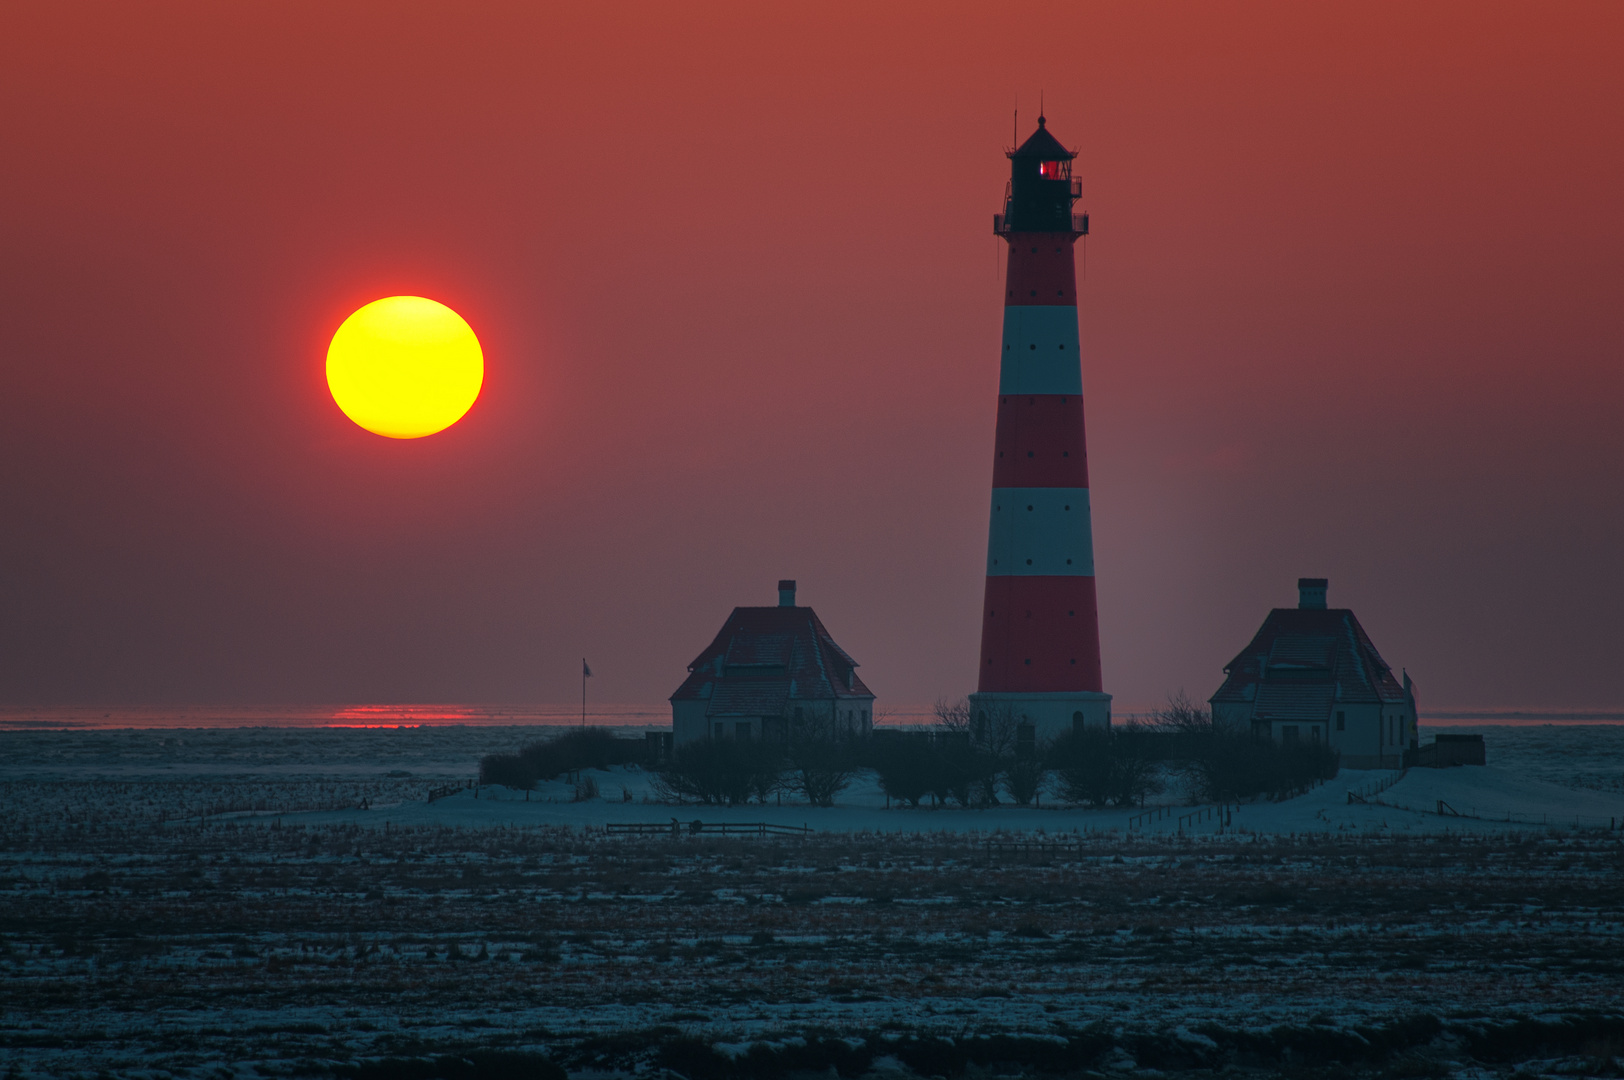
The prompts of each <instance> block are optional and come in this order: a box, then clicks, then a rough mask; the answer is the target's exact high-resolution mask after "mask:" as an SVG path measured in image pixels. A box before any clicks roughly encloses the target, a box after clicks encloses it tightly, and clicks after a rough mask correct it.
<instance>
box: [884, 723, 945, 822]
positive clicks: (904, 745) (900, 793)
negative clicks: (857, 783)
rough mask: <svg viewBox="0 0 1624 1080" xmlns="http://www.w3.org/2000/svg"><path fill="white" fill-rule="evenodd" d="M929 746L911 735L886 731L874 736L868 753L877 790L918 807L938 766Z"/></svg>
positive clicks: (927, 792)
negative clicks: (877, 778)
mask: <svg viewBox="0 0 1624 1080" xmlns="http://www.w3.org/2000/svg"><path fill="white" fill-rule="evenodd" d="M935 753H936V748H935V746H934V745H932V743H931V742H930V741H929V740H928V739H926V738H924V737H922V736H919V735H914V734H912V733H901V732H896V733H892V732H887V733H886V734H884V735H877V736H876V737H875V739H874V741H873V743H872V744H871V749H870V751H869V765H870V766H871V767H872V768H873V769H874V772H875V773H876V774H877V775H878V776H879V780H880V790H881V791H884V792H885V793H886V795H887V796H889V797H890V798H893V799H895V800H897V801H898V802H902V803H906V804H907V805H909V806H918V805H919V801H920V800H921V799H923V798H924V797H925V796H926V795H929V794H930V790H931V783H932V780H933V777H934V774H935V772H936V770H937V769H938V767H939V766H938V765H937V763H936V762H935V761H934V760H933V758H934V756H935Z"/></svg>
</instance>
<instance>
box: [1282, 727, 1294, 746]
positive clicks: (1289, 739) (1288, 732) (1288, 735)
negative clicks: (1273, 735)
mask: <svg viewBox="0 0 1624 1080" xmlns="http://www.w3.org/2000/svg"><path fill="white" fill-rule="evenodd" d="M1280 741H1281V742H1283V743H1296V741H1297V725H1296V724H1286V725H1285V726H1284V727H1282V728H1281V729H1280Z"/></svg>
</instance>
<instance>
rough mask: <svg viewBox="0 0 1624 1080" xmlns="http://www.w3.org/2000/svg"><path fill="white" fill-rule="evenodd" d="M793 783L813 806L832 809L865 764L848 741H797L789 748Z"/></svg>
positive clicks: (855, 748)
mask: <svg viewBox="0 0 1624 1080" xmlns="http://www.w3.org/2000/svg"><path fill="white" fill-rule="evenodd" d="M789 758H790V767H791V768H792V769H793V770H794V773H793V775H794V779H793V780H792V781H791V782H792V784H793V785H794V787H795V790H797V791H799V792H800V793H801V794H802V795H805V796H806V801H807V802H809V803H811V804H812V805H813V806H833V805H834V804H835V796H836V795H838V794H840V793H841V791H843V790H845V788H846V786H847V785H848V784H850V783H851V781H852V777H853V776H855V775H856V773H857V770H858V768H859V766H860V765H861V764H862V763H861V762H860V761H859V759H858V754H857V747H856V745H855V744H853V743H851V742H849V741H836V740H834V739H798V740H796V741H794V742H792V743H791V744H790V750H789Z"/></svg>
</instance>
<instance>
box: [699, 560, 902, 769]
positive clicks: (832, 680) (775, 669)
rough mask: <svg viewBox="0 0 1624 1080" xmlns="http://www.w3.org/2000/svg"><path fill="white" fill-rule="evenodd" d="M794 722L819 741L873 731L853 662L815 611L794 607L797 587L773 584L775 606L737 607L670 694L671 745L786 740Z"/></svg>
mask: <svg viewBox="0 0 1624 1080" xmlns="http://www.w3.org/2000/svg"><path fill="white" fill-rule="evenodd" d="M797 724H811V725H815V727H816V730H817V731H818V733H819V734H820V735H841V736H859V735H867V734H868V733H869V732H870V731H871V730H873V724H874V694H873V692H871V691H870V690H869V688H868V687H867V686H865V685H863V680H862V679H859V678H858V677H857V661H855V660H853V659H852V658H851V657H850V656H848V655H846V650H844V649H842V648H841V647H840V646H839V645H836V644H835V639H834V638H832V637H830V636H829V631H828V630H826V629H824V626H823V623H822V621H821V620H819V618H818V616H817V613H816V612H814V611H813V610H812V609H811V608H809V607H796V606H795V582H793V581H780V582H779V583H778V606H777V607H736V608H734V609H733V614H731V615H729V616H728V617H727V622H725V623H723V624H722V629H721V632H720V633H718V634H717V635H716V640H714V641H712V642H711V643H710V645H708V646H707V647H706V648H705V651H704V652H702V653H700V654H699V656H698V657H697V658H696V659H695V660H694V662H693V663H691V664H689V665H688V678H686V679H685V680H683V683H682V685H681V686H680V687H678V688H677V692H676V693H674V694H672V695H671V729H672V735H673V741H674V742H675V743H676V745H678V746H681V745H682V744H683V743H688V742H693V741H695V740H696V739H769V740H774V741H780V742H781V741H784V740H786V739H788V738H789V733H790V729H791V727H792V726H794V725H797Z"/></svg>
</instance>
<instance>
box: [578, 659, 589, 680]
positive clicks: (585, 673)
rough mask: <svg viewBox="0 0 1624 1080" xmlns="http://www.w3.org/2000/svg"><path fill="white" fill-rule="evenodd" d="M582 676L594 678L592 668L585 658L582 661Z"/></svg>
mask: <svg viewBox="0 0 1624 1080" xmlns="http://www.w3.org/2000/svg"><path fill="white" fill-rule="evenodd" d="M581 678H583V679H590V678H592V669H591V668H589V667H587V666H586V661H585V660H584V659H583V660H582V661H581Z"/></svg>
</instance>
